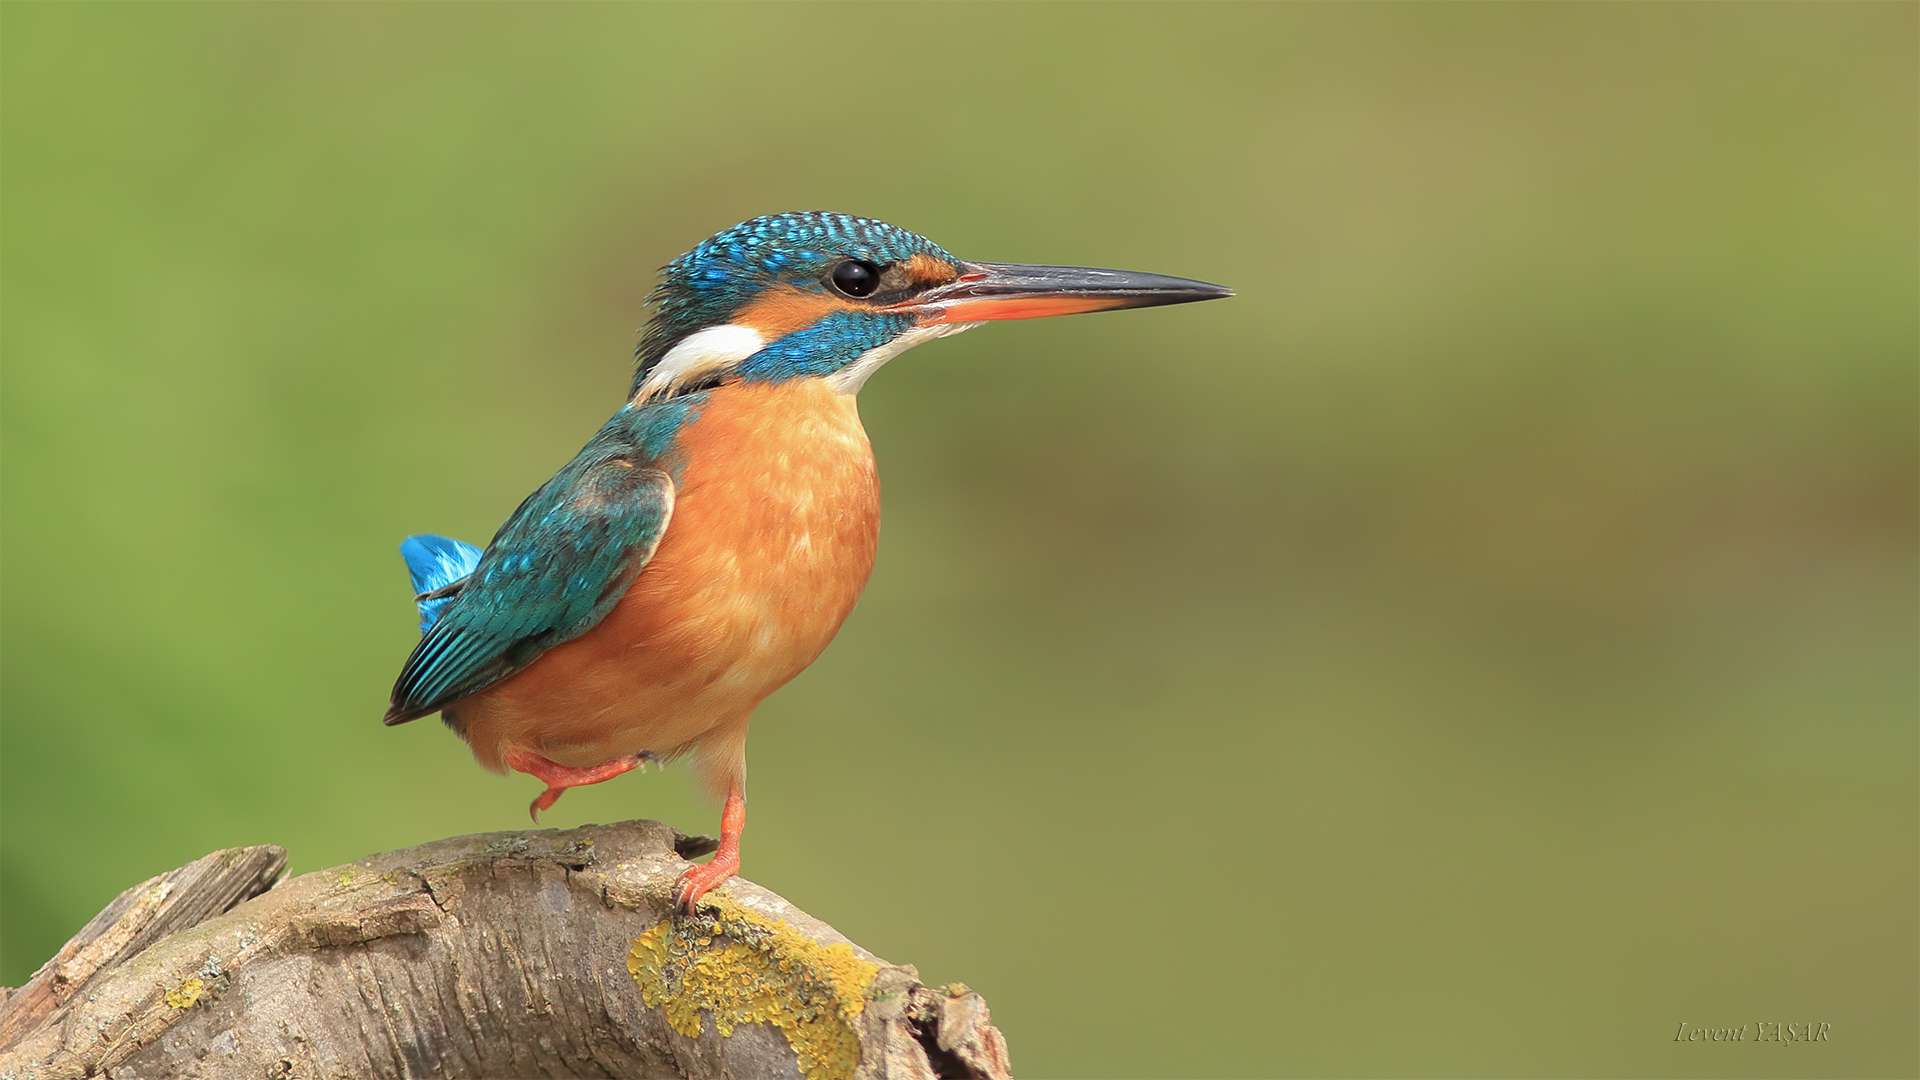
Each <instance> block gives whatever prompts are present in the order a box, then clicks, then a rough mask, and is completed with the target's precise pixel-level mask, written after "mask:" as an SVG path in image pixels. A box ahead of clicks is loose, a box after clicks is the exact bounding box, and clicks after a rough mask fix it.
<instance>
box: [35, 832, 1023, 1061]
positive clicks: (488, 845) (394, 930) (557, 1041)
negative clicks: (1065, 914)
mask: <svg viewBox="0 0 1920 1080" xmlns="http://www.w3.org/2000/svg"><path fill="white" fill-rule="evenodd" d="M712 849H713V842H712V841H711V840H710V839H708V838H705V837H686V836H682V835H680V834H678V833H676V832H674V831H673V830H672V829H670V828H668V827H666V826H665V825H661V824H659V823H658V822H651V821H629V822H622V823H620V824H615V825H589V826H585V827H583V828H579V829H570V830H564V831H554V830H542V831H529V832H512V833H486V834H481V835H476V836H462V837H454V838H452V839H448V840H440V841H436V842H434V843H430V844H424V845H421V846H420V847H415V848H407V849H404V850H401V851H392V852H386V853H384V854H380V855H374V856H370V857H368V858H365V859H361V860H359V861H358V862H353V863H348V864H347V865H345V866H337V867H334V868H332V869H330V870H321V871H316V872H314V873H310V874H303V875H301V876H299V877H296V878H292V879H290V880H287V879H284V873H283V870H284V867H285V865H286V853H285V852H284V851H282V850H281V849H279V848H276V847H264V846H263V847H249V848H233V849H230V850H226V851H217V852H214V853H213V854H211V855H208V856H206V857H205V858H202V859H199V860H197V861H195V862H193V863H190V864H188V865H187V866H183V867H181V868H180V869H178V870H174V871H171V872H169V873H166V874H162V875H160V876H159V877H156V878H153V879H151V880H149V881H146V882H143V883H141V884H139V885H136V886H134V887H133V888H131V889H128V890H127V891H126V892H124V893H121V894H120V896H119V897H118V898H117V899H115V900H114V902H113V903H112V904H109V905H108V906H107V908H106V909H105V910H103V911H102V912H101V913H100V914H99V915H98V916H96V917H95V918H94V919H93V921H91V922H90V923H88V924H87V926H86V927H85V928H84V929H83V930H81V932H80V933H79V934H77V935H75V937H74V938H73V940H72V941H70V942H68V943H67V945H66V946H65V947H64V948H62V949H61V950H60V952H59V953H58V954H56V955H55V956H54V958H53V959H51V960H49V961H48V962H47V963H46V965H44V966H43V967H42V968H41V969H40V970H39V971H38V972H36V973H35V974H34V976H33V978H32V979H31V980H29V981H28V983H27V984H26V985H25V986H23V987H21V988H20V989H18V990H15V991H12V992H11V993H10V994H8V996H7V997H6V1000H5V1004H4V1005H3V1006H0V1080H53V1078H71V1077H92V1076H106V1077H112V1078H116V1080H163V1078H172V1077H178V1078H182V1080H186V1078H223V1080H224V1078H234V1077H247V1078H257V1080H322V1078H327V1080H331V1078H335V1077H351V1078H360V1077H533V1076H542V1077H568V1076H579V1077H688V1078H692V1077H715V1078H718V1077H739V1078H759V1077H806V1078H807V1080H842V1078H846V1080H883V1078H884V1080H903V1078H914V1080H922V1078H924V1080H932V1078H935V1077H974V1078H994V1080H1001V1078H1005V1077H1007V1076H1009V1075H1010V1074H1009V1066H1008V1061H1007V1049H1006V1043H1005V1041H1004V1040H1003V1039H1002V1038H1001V1035H1000V1032H999V1031H998V1030H996V1029H995V1028H994V1026H993V1022H992V1017H991V1015H990V1014H989V1013H988V1011H987V1007H986V1003H985V1002H984V1001H982V1000H981V998H980V996H979V995H978V994H976V993H974V992H973V991H971V990H969V989H967V988H966V987H965V986H963V985H960V984H953V985H950V986H946V987H941V988H933V987H928V986H925V985H922V984H921V982H920V979H919V976H918V973H917V972H915V971H914V969H913V968H912V967H910V966H902V965H895V964H890V963H888V962H886V961H884V960H881V959H880V958H878V957H876V956H874V955H872V954H871V953H869V952H867V951H866V950H865V949H862V948H860V947H859V946H857V945H854V944H853V943H852V942H850V941H848V940H847V939H846V938H845V937H843V936H841V935H840V934H839V933H838V932H837V931H835V930H834V929H833V928H832V927H829V926H827V925H826V924H825V923H822V922H820V921H819V920H817V919H814V918H813V917H811V916H809V915H807V914H806V913H805V912H802V911H800V910H799V909H798V908H795V907H794V906H792V905H791V904H789V903H787V902H786V901H785V900H783V899H781V898H780V897H778V896H776V895H774V894H773V893H771V892H769V891H767V890H765V889H762V888H760V887H759V886H757V885H754V884H752V883H750V882H747V881H744V880H741V879H737V878H736V879H734V880H733V881H731V882H729V883H727V884H726V885H724V886H722V887H721V888H720V889H717V890H715V892H714V893H712V894H709V897H708V898H707V899H705V900H703V901H702V903H701V905H700V910H699V911H697V912H695V913H694V914H693V915H689V916H676V915H674V914H673V913H672V887H673V883H674V882H675V880H676V879H677V878H678V877H679V876H680V873H681V872H682V871H683V870H685V869H686V866H687V863H686V860H687V859H688V858H692V857H696V856H698V855H701V854H705V853H706V852H709V851H711V850H712Z"/></svg>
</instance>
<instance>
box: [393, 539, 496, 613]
mask: <svg viewBox="0 0 1920 1080" xmlns="http://www.w3.org/2000/svg"><path fill="white" fill-rule="evenodd" d="M400 557H401V558H403V559H405V560H407V573H409V574H411V575H413V591H414V594H415V595H418V594H420V593H425V592H432V591H433V590H435V589H443V588H446V587H447V586H448V585H451V584H453V583H454V582H456V581H459V580H460V579H461V578H463V577H466V576H467V575H468V574H471V573H473V568H474V567H475V566H478V565H480V549H479V548H477V547H474V546H473V545H472V544H469V543H466V542H464V541H460V540H455V539H454V538H452V537H450V536H435V535H433V534H432V533H420V534H418V535H416V536H409V537H407V538H406V539H405V540H402V541H400ZM452 602H453V597H451V596H442V597H439V598H437V599H433V600H422V601H420V632H421V633H423V634H424V633H426V632H427V631H428V630H431V629H433V624H434V620H436V619H438V618H439V617H440V609H441V608H443V607H445V606H447V605H448V604H450V603H452Z"/></svg>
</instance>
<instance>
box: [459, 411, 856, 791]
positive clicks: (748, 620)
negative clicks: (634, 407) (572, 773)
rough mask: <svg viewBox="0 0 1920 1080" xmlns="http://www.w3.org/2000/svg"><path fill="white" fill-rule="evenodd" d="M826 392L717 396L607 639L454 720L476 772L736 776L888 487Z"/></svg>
mask: <svg viewBox="0 0 1920 1080" xmlns="http://www.w3.org/2000/svg"><path fill="white" fill-rule="evenodd" d="M824 383H825V380H823V379H793V380H789V381H786V382H783V383H778V384H769V383H736V384H732V385H728V386H722V387H719V388H717V389H715V390H714V391H713V392H712V395H711V397H710V398H709V399H708V401H707V404H706V405H705V406H704V407H703V408H702V409H701V411H700V414H699V416H698V417H697V418H695V419H694V420H693V421H692V422H691V423H689V424H688V425H687V427H686V428H685V429H684V430H682V431H681V433H680V435H679V438H678V440H677V442H676V460H677V462H678V463H679V464H680V465H681V471H680V473H679V475H678V478H677V482H676V488H675V496H674V506H673V516H672V517H671V519H669V521H668V524H667V531H666V535H665V536H664V537H663V538H662V539H661V541H660V547H659V549H658V550H657V551H655V552H654V556H653V559H652V560H651V561H650V562H648V564H647V566H646V568H645V569H644V570H642V571H641V572H640V575H639V577H637V578H636V579H635V580H634V583H633V585H632V587H631V588H629V589H628V590H627V594H626V595H625V596H624V597H622V598H621V600H620V602H619V603H618V604H617V605H615V607H614V609H613V611H612V612H610V613H609V614H608V615H607V617H606V618H605V619H603V620H602V621H601V622H600V624H599V625H597V626H595V627H594V628H593V629H592V630H590V631H588V632H587V633H585V634H583V635H581V636H580V637H578V638H575V639H574V640H572V641H569V642H567V643H566V644H564V645H558V646H555V647H554V648H552V649H549V650H547V651H546V652H545V653H542V654H541V656H540V658H539V659H537V660H535V661H534V662H533V663H532V664H530V665H528V666H527V667H526V668H524V669H522V670H521V671H519V672H517V673H516V674H514V675H513V676H511V677H510V678H507V679H505V680H502V681H501V682H499V683H496V684H495V685H493V686H490V687H488V688H487V689H485V690H483V691H481V692H480V693H478V694H475V695H474V696H472V697H470V698H467V699H466V700H464V701H461V702H459V703H458V704H456V705H454V706H453V707H452V708H450V709H448V710H447V715H448V718H449V719H450V720H452V721H453V723H454V726H455V727H456V728H457V729H459V730H460V731H461V732H462V734H463V735H465V736H466V739H467V742H468V743H469V744H470V745H471V746H472V747H473V753H474V757H476V758H478V759H479V761H480V763H481V764H482V765H485V766H486V767H488V768H490V769H493V770H495V771H496V772H502V771H505V764H504V762H503V757H504V755H505V754H506V752H507V751H508V749H509V748H519V749H524V750H530V751H532V752H534V753H537V754H540V755H542V756H545V757H547V758H550V759H551V760H553V761H556V762H558V763H560V764H562V765H569V766H575V767H588V766H593V765H599V764H601V763H603V762H607V761H611V760H613V759H615V758H618V757H622V756H624V755H627V754H631V753H634V752H636V751H639V750H650V751H652V752H653V753H654V754H656V755H659V756H660V757H662V758H670V757H676V756H679V755H683V754H690V755H691V758H692V764H693V767H694V769H695V771H696V773H698V774H699V775H700V777H701V779H702V780H703V781H704V782H705V783H706V784H707V785H708V786H709V787H710V788H712V789H713V790H715V791H716V792H718V793H724V792H725V790H726V788H727V785H728V784H729V783H730V782H731V781H732V780H734V779H735V778H736V777H739V776H741V775H743V773H744V769H745V746H746V731H747V718H748V717H749V716H750V715H751V714H752V712H753V709H754V707H755V706H757V705H759V704H760V701H761V699H763V698H765V697H766V696H767V695H768V694H771V693H773V691H775V690H777V689H779V688H780V687H781V686H782V685H783V684H785V683H786V682H787V680H789V679H791V678H793V677H794V676H795V675H798V674H799V673H800V672H801V671H802V670H804V669H805V668H806V666H807V665H808V664H811V663H812V662H813V661H814V658H815V657H817V656H819V655H820V652H821V650H823V649H825V648H826V647H827V642H829V641H831V640H832V639H833V635H834V633H835V632H837V631H838V630H839V629H840V624H841V623H842V622H843V621H845V619H846V617H847V614H848V613H849V612H850V611H852V610H853V604H854V601H855V600H857V599H858V598H859V596H860V590H861V589H862V588H863V587H864V586H865V585H866V583H867V577H868V575H869V574H870V573H871V572H872V570H873V559H874V552H875V550H876V548H877V545H878V543H879V538H880V487H879V479H878V477H877V476H876V474H875V472H874V466H873V450H872V447H871V446H870V445H869V444H868V442H867V434H866V431H865V429H863V428H862V427H861V426H860V417H859V413H858V412H857V410H856V408H855V404H854V398H853V396H852V395H850V394H838V393H835V392H834V391H833V390H831V389H830V388H828V387H827V386H825V385H824Z"/></svg>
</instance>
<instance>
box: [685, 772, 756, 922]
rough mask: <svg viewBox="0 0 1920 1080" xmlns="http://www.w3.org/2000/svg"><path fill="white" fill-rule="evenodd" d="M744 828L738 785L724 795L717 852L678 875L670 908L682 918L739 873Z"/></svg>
mask: <svg viewBox="0 0 1920 1080" xmlns="http://www.w3.org/2000/svg"><path fill="white" fill-rule="evenodd" d="M746 827H747V798H746V794H745V793H744V792H742V791H741V790H740V782H739V781H738V780H736V781H734V782H733V787H732V788H731V789H730V790H729V791H728V792H727V807H726V809H724V810H722V811H720V850H719V851H716V852H714V854H713V858H712V859H710V860H708V861H707V862H705V863H702V864H701V865H699V866H690V867H688V868H687V872H686V873H684V874H681V875H680V885H679V887H678V888H677V889H676V890H675V893H674V900H673V908H674V910H675V911H677V912H679V913H680V914H682V915H689V914H692V913H693V905H695V904H697V903H699V902H700V898H701V897H703V896H705V895H707V894H708V893H709V892H712V891H713V889H714V887H715V886H717V885H719V884H720V883H721V882H723V881H725V880H727V879H728V878H730V877H732V876H733V875H735V874H737V873H739V872H740V833H741V831H742V830H744V829H745V828H746Z"/></svg>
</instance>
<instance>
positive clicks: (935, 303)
mask: <svg viewBox="0 0 1920 1080" xmlns="http://www.w3.org/2000/svg"><path fill="white" fill-rule="evenodd" d="M962 265H963V266H964V267H965V269H964V270H963V272H962V273H961V275H960V278H959V280H957V281H952V282H949V283H947V284H945V285H940V286H937V287H935V288H932V289H928V290H927V291H926V292H923V293H921V294H920V295H918V296H916V297H914V298H913V299H912V300H910V301H908V302H907V303H904V304H901V305H900V306H899V307H898V308H895V309H894V310H897V311H901V312H906V313H912V314H916V315H919V316H920V321H921V322H922V323H923V324H926V323H971V322H985V321H987V320H990V319H1044V318H1046V317H1048V316H1050V315H1077V314H1079V313H1080V312H1083V311H1113V310H1117V309H1119V308H1135V307H1158V306H1159V305H1161V304H1188V303H1192V302H1193V301H1195V300H1218V299H1220V298H1221V297H1223V296H1232V295H1233V290H1232V289H1229V288H1226V287H1224V286H1221V285H1209V284H1207V283H1206V282H1204V281H1191V280H1188V279H1187V278H1177V277H1167V276H1166V275H1164V274H1139V273H1135V272H1133V271H1131V270H1095V269H1092V268H1090V267H1085V266H1022V265H1019V264H1017V263H964V264H962Z"/></svg>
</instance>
